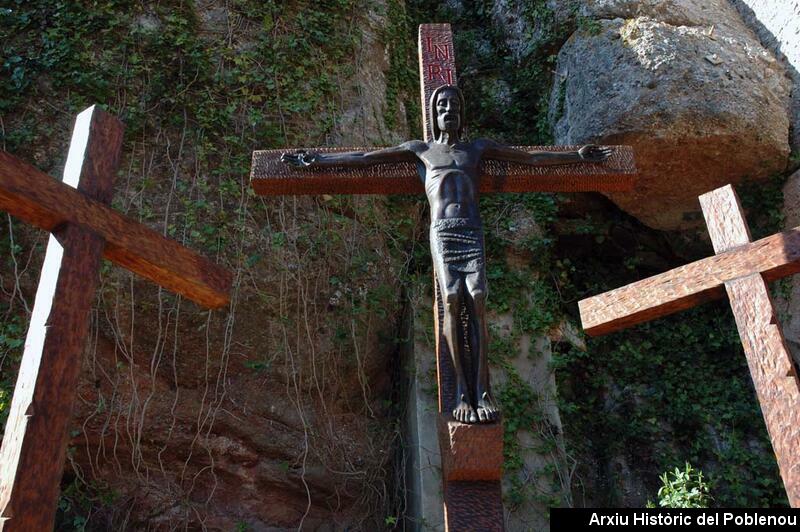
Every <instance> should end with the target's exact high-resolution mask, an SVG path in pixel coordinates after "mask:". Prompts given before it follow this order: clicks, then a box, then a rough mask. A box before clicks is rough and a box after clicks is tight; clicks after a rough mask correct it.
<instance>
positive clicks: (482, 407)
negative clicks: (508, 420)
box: [478, 392, 500, 423]
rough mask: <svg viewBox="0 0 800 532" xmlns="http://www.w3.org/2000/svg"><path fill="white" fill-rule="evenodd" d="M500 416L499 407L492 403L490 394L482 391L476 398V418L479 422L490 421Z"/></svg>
mask: <svg viewBox="0 0 800 532" xmlns="http://www.w3.org/2000/svg"><path fill="white" fill-rule="evenodd" d="M499 417H500V409H498V408H497V405H495V404H494V400H493V399H492V398H491V396H490V395H489V394H488V393H486V392H484V393H482V394H481V396H480V399H478V420H479V421H480V422H481V423H492V422H494V421H497V418H499Z"/></svg>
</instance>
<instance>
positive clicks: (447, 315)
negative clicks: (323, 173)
mask: <svg viewBox="0 0 800 532" xmlns="http://www.w3.org/2000/svg"><path fill="white" fill-rule="evenodd" d="M430 113H431V117H430V118H431V124H432V128H433V140H432V141H430V142H423V141H420V140H412V141H409V142H404V143H403V144H401V145H399V146H395V147H393V148H385V149H380V150H375V151H370V152H350V153H337V154H322V153H313V152H306V151H299V152H296V153H284V154H283V155H282V156H281V161H283V162H284V163H287V164H291V165H294V166H299V167H307V166H366V165H371V164H379V163H396V162H413V163H416V165H417V170H418V172H419V175H420V178H421V179H422V182H423V184H424V186H425V192H426V194H427V196H428V202H429V204H430V208H431V227H430V244H431V255H432V258H433V264H434V270H435V272H436V280H437V283H438V287H439V293H440V294H441V297H442V302H443V305H444V320H443V323H442V333H443V335H444V338H445V342H447V347H448V349H449V350H450V355H451V357H452V360H453V366H454V369H455V375H456V390H455V393H456V397H455V402H454V404H455V405H456V406H455V408H454V409H453V412H452V413H453V417H454V418H455V419H456V420H457V421H460V422H462V423H479V422H480V423H490V422H493V421H495V420H497V419H498V417H499V414H500V413H499V410H498V408H497V404H496V403H495V401H494V399H493V398H492V394H491V389H490V387H489V364H488V345H489V335H488V330H487V325H486V295H487V289H486V259H485V255H486V254H485V247H484V242H483V224H482V222H481V216H480V212H479V211H478V190H479V186H478V185H479V183H478V179H479V166H480V162H481V159H482V158H484V157H486V158H490V159H495V160H500V161H509V162H515V163H521V164H529V165H533V166H544V165H559V164H572V163H579V162H586V163H596V162H601V161H603V160H605V159H606V158H608V156H609V155H611V153H612V151H613V150H612V148H601V147H598V146H591V145H589V146H583V147H582V148H581V149H580V150H578V151H569V152H550V151H536V152H525V151H520V150H517V149H515V148H512V147H510V146H505V145H503V144H499V143H497V142H495V141H493V140H489V139H477V140H474V141H464V140H462V139H461V134H462V132H463V128H464V96H463V95H462V93H461V90H460V89H459V88H458V87H456V86H453V85H443V86H441V87H439V88H437V89H436V90H435V91H434V92H433V94H432V95H431V106H430ZM462 306H463V307H465V308H466V310H467V322H468V323H467V330H466V332H467V334H466V335H465V334H464V332H465V331H464V329H463V325H462V322H461V309H462ZM465 336H466V337H467V338H468V341H469V347H470V353H471V354H472V358H473V360H472V362H473V363H472V364H471V365H470V367H472V368H475V369H476V370H475V371H474V374H473V375H470V376H469V380H468V379H467V375H465V373H464V365H463V363H462V361H463V357H464V351H465V349H464V346H463V342H462V340H461V339H462V338H464V337H465ZM471 392H474V394H473V393H471Z"/></svg>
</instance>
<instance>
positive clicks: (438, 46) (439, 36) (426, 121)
mask: <svg viewBox="0 0 800 532" xmlns="http://www.w3.org/2000/svg"><path fill="white" fill-rule="evenodd" d="M417 52H418V54H419V80H420V84H419V88H420V99H421V100H422V134H423V137H422V138H423V139H424V140H425V142H429V141H430V140H431V139H432V138H433V131H432V130H431V124H430V117H431V115H430V101H431V95H432V94H433V91H434V90H436V89H437V88H438V87H441V86H442V85H458V79H457V76H456V73H457V70H456V54H455V49H454V47H453V31H452V29H451V28H450V24H420V26H419V38H418V39H417Z"/></svg>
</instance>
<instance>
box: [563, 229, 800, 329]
mask: <svg viewBox="0 0 800 532" xmlns="http://www.w3.org/2000/svg"><path fill="white" fill-rule="evenodd" d="M797 272H800V226H798V227H795V228H793V229H790V230H788V231H784V232H783V233H778V234H775V235H771V236H768V237H766V238H762V239H761V240H757V241H755V242H751V243H748V244H744V245H741V246H738V247H734V248H732V249H730V250H729V251H726V252H724V253H720V254H719V255H715V256H713V257H708V258H705V259H701V260H698V261H695V262H692V263H690V264H686V265H685V266H681V267H679V268H675V269H674V270H669V271H667V272H664V273H662V274H659V275H656V276H653V277H650V278H648V279H644V280H642V281H637V282H635V283H632V284H629V285H627V286H623V287H621V288H617V289H616V290H611V291H610V292H605V293H603V294H599V295H596V296H593V297H590V298H587V299H584V300H582V301H579V302H578V308H579V309H580V314H581V322H582V323H583V328H584V330H585V331H586V332H587V333H588V334H589V335H590V336H599V335H602V334H608V333H610V332H614V331H618V330H620V329H624V328H626V327H631V326H633V325H636V324H638V323H643V322H645V321H650V320H653V319H656V318H660V317H663V316H667V315H669V314H673V313H675V312H678V311H681V310H685V309H688V308H691V307H693V306H695V305H698V304H700V303H703V302H705V301H710V300H712V299H717V298H720V297H722V296H723V295H724V294H725V290H724V287H723V285H724V283H725V282H726V281H732V280H734V279H738V278H740V277H746V276H748V275H751V274H753V273H761V274H762V275H764V279H765V280H767V281H773V280H775V279H780V278H781V277H786V276H787V275H791V274H794V273H797Z"/></svg>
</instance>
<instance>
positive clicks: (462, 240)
mask: <svg viewBox="0 0 800 532" xmlns="http://www.w3.org/2000/svg"><path fill="white" fill-rule="evenodd" d="M430 237H431V253H432V254H433V259H434V263H436V262H439V261H441V262H442V263H444V266H445V267H446V268H447V269H449V270H451V271H455V272H461V273H478V272H483V270H484V265H485V263H486V259H485V257H486V255H485V253H484V247H483V229H482V228H481V227H480V226H479V225H478V226H476V224H475V221H473V220H470V219H468V218H441V219H439V220H434V221H433V222H431V235H430Z"/></svg>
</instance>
